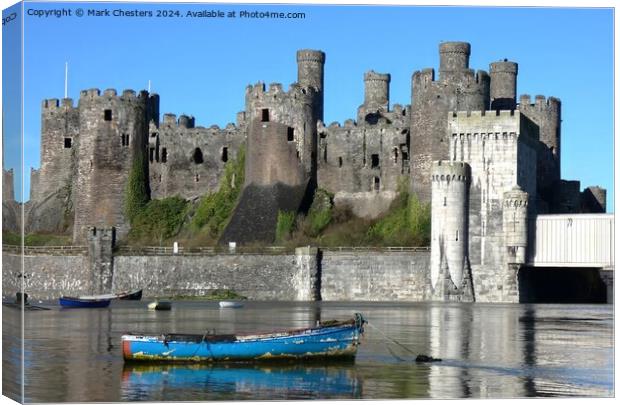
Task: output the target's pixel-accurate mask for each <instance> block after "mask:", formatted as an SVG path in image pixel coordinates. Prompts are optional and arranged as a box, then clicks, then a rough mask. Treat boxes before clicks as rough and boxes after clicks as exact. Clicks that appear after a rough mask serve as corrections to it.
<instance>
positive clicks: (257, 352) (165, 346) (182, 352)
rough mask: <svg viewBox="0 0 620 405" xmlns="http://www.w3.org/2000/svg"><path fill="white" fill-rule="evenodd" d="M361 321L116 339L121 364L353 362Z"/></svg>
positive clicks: (135, 335)
mask: <svg viewBox="0 0 620 405" xmlns="http://www.w3.org/2000/svg"><path fill="white" fill-rule="evenodd" d="M365 322H366V321H365V320H364V318H363V317H362V315H361V314H355V317H354V318H352V319H349V320H347V321H329V322H324V323H322V324H319V325H317V326H316V327H313V328H305V329H294V330H288V331H281V332H271V333H261V334H252V335H208V334H204V335H197V334H177V333H170V334H164V335H158V336H149V335H139V334H127V335H123V336H122V337H121V340H122V346H123V358H124V359H125V361H154V362H160V361H181V362H213V361H232V362H234V361H256V360H259V361H260V360H287V359H291V360H294V359H300V360H302V359H314V358H345V359H346V358H349V359H351V358H355V355H356V354H357V347H358V346H359V344H360V337H361V335H362V334H363V333H364V328H363V326H364V323H365Z"/></svg>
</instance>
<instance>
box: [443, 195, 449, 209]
mask: <svg viewBox="0 0 620 405" xmlns="http://www.w3.org/2000/svg"><path fill="white" fill-rule="evenodd" d="M446 205H448V197H444V198H443V206H444V207H445V206H446Z"/></svg>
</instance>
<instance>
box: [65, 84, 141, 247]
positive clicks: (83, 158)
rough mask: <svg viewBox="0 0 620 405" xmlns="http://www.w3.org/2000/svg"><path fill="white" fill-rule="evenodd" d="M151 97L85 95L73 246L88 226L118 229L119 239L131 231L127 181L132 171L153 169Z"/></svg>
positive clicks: (110, 92)
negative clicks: (150, 156) (150, 155)
mask: <svg viewBox="0 0 620 405" xmlns="http://www.w3.org/2000/svg"><path fill="white" fill-rule="evenodd" d="M147 99H148V93H146V92H142V93H140V94H138V95H136V93H135V92H133V91H131V90H126V91H124V92H123V94H122V95H121V96H117V95H116V91H115V90H106V91H105V92H104V93H103V94H100V92H99V90H97V89H92V90H88V91H82V92H81V94H80V102H79V110H80V145H79V150H78V157H77V181H76V185H75V189H76V193H77V195H79V196H80V197H79V198H78V199H77V200H76V205H75V223H74V229H73V240H74V242H80V241H83V240H84V237H85V235H86V233H85V232H86V228H87V227H89V226H96V227H112V226H113V227H115V228H116V229H117V236H118V237H119V238H122V237H124V236H125V235H126V234H127V233H128V232H129V220H128V218H127V217H126V215H125V211H124V210H125V200H126V195H127V194H126V193H127V190H126V189H127V183H128V180H129V177H130V176H131V175H132V170H133V173H134V174H133V175H135V174H136V172H138V173H140V172H142V173H144V174H146V173H147V171H148V167H147V156H146V145H147V136H148V126H147V122H149V119H148V117H147ZM134 165H135V166H136V167H134ZM138 177H140V176H138ZM137 180H138V181H140V180H139V179H137ZM143 181H144V182H146V178H144V179H143ZM144 187H146V184H145V185H144Z"/></svg>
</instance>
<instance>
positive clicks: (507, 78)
mask: <svg viewBox="0 0 620 405" xmlns="http://www.w3.org/2000/svg"><path fill="white" fill-rule="evenodd" d="M489 69H490V70H489V71H490V74H491V110H514V109H515V108H516V106H517V74H518V65H517V63H516V62H510V61H508V60H507V59H504V60H503V61H499V62H493V63H491V64H490V65H489Z"/></svg>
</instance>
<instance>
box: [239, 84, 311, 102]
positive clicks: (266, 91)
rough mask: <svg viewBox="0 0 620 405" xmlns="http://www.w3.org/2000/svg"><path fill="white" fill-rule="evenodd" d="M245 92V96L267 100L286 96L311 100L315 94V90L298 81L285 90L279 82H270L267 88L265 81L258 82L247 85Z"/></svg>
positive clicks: (271, 100) (277, 99) (281, 98)
mask: <svg viewBox="0 0 620 405" xmlns="http://www.w3.org/2000/svg"><path fill="white" fill-rule="evenodd" d="M245 94H246V98H247V97H248V96H249V97H251V99H255V100H259V101H262V100H264V101H269V102H273V101H279V100H283V99H285V98H287V97H290V98H292V99H300V100H302V99H307V100H311V99H312V98H313V97H314V96H315V95H316V90H315V89H314V88H312V87H309V88H306V87H303V86H301V85H299V84H298V83H292V84H291V85H290V86H289V88H288V91H286V92H285V91H284V90H283V86H282V84H281V83H270V84H269V88H267V86H266V85H265V83H263V82H258V83H256V84H254V85H248V86H247V87H246V89H245Z"/></svg>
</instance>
